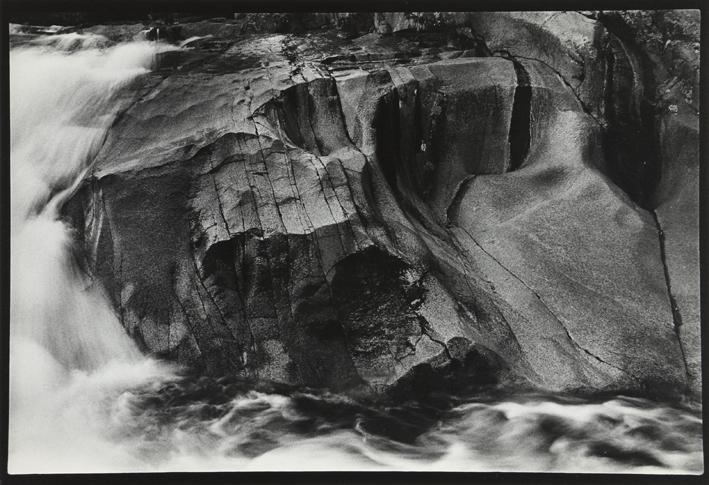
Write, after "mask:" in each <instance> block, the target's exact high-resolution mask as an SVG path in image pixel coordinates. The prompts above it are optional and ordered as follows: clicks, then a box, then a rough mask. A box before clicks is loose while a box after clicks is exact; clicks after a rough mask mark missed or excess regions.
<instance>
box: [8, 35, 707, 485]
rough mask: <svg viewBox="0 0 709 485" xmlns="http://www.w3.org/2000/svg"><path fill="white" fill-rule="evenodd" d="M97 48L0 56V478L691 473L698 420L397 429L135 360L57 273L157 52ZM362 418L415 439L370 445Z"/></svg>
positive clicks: (611, 414) (552, 410) (562, 407)
mask: <svg viewBox="0 0 709 485" xmlns="http://www.w3.org/2000/svg"><path fill="white" fill-rule="evenodd" d="M103 45H105V42H104V40H102V39H97V38H96V37H95V36H79V35H77V34H61V35H56V36H47V37H41V38H37V39H35V40H34V41H33V42H32V43H31V44H30V46H29V47H22V48H18V49H14V50H13V51H12V52H11V54H10V93H11V143H12V147H11V186H12V192H11V198H12V202H11V206H12V221H11V272H12V275H11V341H10V381H11V382H10V428H9V463H8V467H9V471H10V472H11V473H62V472H73V473H83V472H116V471H156V470H160V471H226V470H242V469H247V470H391V469H399V470H458V471H462V470H465V471H496V470H512V471H535V470H558V471H590V472H608V471H625V472H639V473H667V472H668V471H672V472H677V473H700V472H701V471H702V470H703V464H702V446H701V445H702V444H701V420H700V418H699V417H698V413H697V412H696V411H689V410H676V409H673V408H671V407H668V406H665V405H661V404H658V403H651V402H648V401H642V400H632V399H626V398H616V399H610V400H607V401H605V402H595V403H592V402H584V401H581V400H576V401H574V400H557V401H554V400H552V399H550V398H546V397H539V396H531V397H529V396H528V397H519V396H518V397H517V398H513V397H509V398H507V397H503V398H499V399H496V400H492V401H490V400H489V399H488V400H483V401H480V400H475V399H468V400H463V402H462V403H461V402H457V403H456V404H455V405H454V406H453V407H452V409H448V410H445V412H441V413H438V412H437V413H434V415H433V418H431V417H426V416H428V415H426V412H424V411H421V412H423V414H424V415H425V416H424V418H421V417H420V412H419V410H418V408H417V407H416V406H414V407H413V408H406V409H405V408H401V409H403V410H404V411H403V412H404V413H405V414H406V415H407V416H408V417H407V418H406V419H403V421H402V420H401V419H399V418H395V417H392V416H394V415H395V414H392V413H393V411H392V410H391V409H380V408H370V407H367V406H364V405H360V404H358V403H356V402H354V401H351V400H349V399H348V398H345V397H342V396H336V395H330V394H325V395H312V394H304V393H302V392H300V393H299V392H297V391H289V392H287V393H278V392H272V391H264V392H257V391H255V390H253V389H250V388H248V386H241V385H234V384H233V383H232V384H230V383H228V382H227V383H224V382H221V381H217V380H213V379H211V380H210V379H195V378H189V377H181V376H178V375H177V369H175V368H173V367H170V366H167V365H166V364H162V363H159V362H156V361H154V360H151V359H149V358H146V357H144V356H142V355H141V354H140V353H139V352H138V350H137V349H136V347H135V346H134V344H133V343H132V341H131V340H130V339H129V338H128V337H127V335H126V334H125V332H124V331H123V329H122V328H121V325H120V322H119V321H118V320H117V318H116V316H115V314H114V312H113V311H112V310H111V308H110V305H109V304H108V303H107V301H106V298H105V296H104V295H103V293H102V291H101V289H100V288H99V287H97V286H96V285H95V284H94V283H93V282H92V281H91V280H90V279H88V278H87V277H86V276H85V275H83V274H81V273H80V272H79V271H78V270H77V269H76V268H75V266H74V263H73V260H72V257H71V245H72V234H71V231H70V229H69V228H68V227H67V226H66V225H65V224H64V223H63V222H62V221H60V220H59V218H58V211H59V209H60V208H61V205H62V204H63V202H64V201H65V200H66V198H67V197H69V196H70V195H71V193H72V191H73V189H74V188H75V186H76V184H77V183H78V182H79V181H80V180H81V178H82V177H83V173H84V171H85V169H86V167H87V164H89V163H90V161H91V159H92V157H93V156H94V155H95V153H96V151H97V150H98V149H99V148H100V145H101V143H102V141H103V139H104V136H105V134H106V130H107V129H108V128H109V126H110V125H111V123H112V121H113V120H114V119H115V116H116V115H117V113H116V109H117V98H116V95H117V94H118V93H119V91H120V90H121V89H122V88H124V87H126V86H127V84H128V83H130V82H131V81H132V80H133V79H135V78H136V77H138V76H140V75H142V74H144V73H146V72H147V70H148V69H149V68H150V66H151V64H152V62H153V59H154V56H155V55H156V53H157V52H158V51H160V50H163V49H167V48H168V47H165V46H159V45H157V44H154V43H152V44H151V43H140V42H134V43H129V44H124V45H120V46H116V47H110V48H102V47H101V46H103ZM323 409H326V410H327V412H323V411H322V410H323ZM401 409H400V411H401ZM412 409H413V411H412ZM417 413H418V414H417ZM323 416H328V417H323ZM332 416H335V417H332ZM417 416H419V417H417ZM378 420H384V421H385V422H386V423H387V426H389V427H391V429H394V430H399V431H402V430H403V431H406V430H409V429H410V428H411V423H414V427H417V426H418V432H417V434H415V435H414V436H413V437H411V438H410V439H408V440H403V441H402V440H400V439H397V438H396V437H392V436H389V437H384V436H382V435H381V433H378V432H377V430H382V429H384V428H386V427H387V426H382V425H381V422H380V421H378ZM421 422H423V423H425V424H420V423H421ZM377 423H380V424H377ZM417 423H418V424H417ZM609 450H610V451H609ZM614 456H615V458H614Z"/></svg>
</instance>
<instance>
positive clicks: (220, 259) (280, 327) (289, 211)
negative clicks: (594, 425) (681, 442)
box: [66, 12, 700, 393]
mask: <svg viewBox="0 0 709 485" xmlns="http://www.w3.org/2000/svg"><path fill="white" fill-rule="evenodd" d="M269 15H270V14H269ZM594 15H595V14H594ZM591 17H593V15H591V16H589V15H582V14H579V13H543V12H542V13H539V12H535V13H528V14H522V13H505V14H484V13H475V14H374V15H371V16H370V17H369V20H368V22H369V30H370V31H369V32H367V31H366V30H367V28H365V27H364V26H363V25H365V24H366V22H365V21H366V20H367V18H364V20H363V18H362V16H354V17H349V16H324V17H317V16H315V17H312V18H311V17H307V18H305V20H304V19H300V20H298V19H294V18H291V17H278V16H276V17H273V18H271V17H269V19H270V20H268V21H269V22H271V21H273V22H274V25H273V26H271V27H269V28H270V29H271V31H270V32H269V31H268V28H266V27H264V25H266V24H267V22H266V23H262V24H258V22H256V23H255V24H254V18H251V17H249V18H240V19H235V20H234V21H215V20H212V21H200V22H199V23H192V24H187V23H185V24H182V25H180V26H179V27H180V29H177V27H175V29H176V30H175V32H180V34H179V35H181V36H182V37H183V38H186V37H187V36H189V37H192V36H209V37H206V38H202V39H196V40H193V41H192V42H191V43H190V44H189V48H187V49H184V50H182V51H180V52H173V53H167V54H165V55H163V56H162V57H161V59H160V60H159V64H160V66H161V67H160V68H159V69H157V70H156V71H155V72H153V73H152V74H150V75H146V76H144V77H143V78H141V79H140V80H139V81H138V82H136V84H135V85H134V86H132V87H131V89H130V90H129V91H127V92H126V93H124V96H127V97H130V98H131V103H132V104H131V105H130V107H129V108H128V109H127V110H126V111H125V112H124V113H123V114H122V115H121V117H120V118H119V120H118V121H117V123H116V124H115V126H114V127H113V128H112V129H111V131H110V132H109V136H108V138H107V140H106V142H105V144H104V146H103V147H102V149H101V151H100V152H99V154H98V156H97V158H96V160H95V162H94V164H93V166H92V170H91V173H90V174H89V176H88V177H87V179H86V182H85V183H84V185H83V187H82V189H81V190H80V191H79V192H78V193H77V195H76V196H75V197H74V199H73V200H72V201H71V203H70V204H69V205H68V206H67V208H66V212H67V217H69V218H70V219H71V220H72V222H73V223H74V225H75V226H76V227H77V237H78V238H79V239H80V240H81V241H83V244H84V247H85V248H86V253H87V255H88V258H87V259H88V260H89V263H90V266H91V269H92V271H93V272H94V274H96V275H97V277H98V278H99V279H100V280H101V281H102V282H103V284H104V285H105V287H106V289H107V292H108V293H109V295H110V296H111V298H112V300H113V303H114V305H115V307H116V309H117V311H118V312H119V313H120V315H121V319H122V322H123V324H124V326H125V327H126V329H127V330H128V332H129V333H130V334H131V335H133V336H134V337H135V338H136V339H137V340H138V341H139V342H141V344H142V345H143V347H144V349H145V350H146V351H150V352H154V353H156V354H158V355H161V356H165V357H168V358H173V359H177V360H179V361H181V362H185V363H189V364H191V365H195V366H197V367H201V368H203V369H204V370H205V371H206V372H210V373H215V374H218V373H225V372H227V373H236V374H240V375H246V376H254V377H259V378H264V379H272V380H276V381H282V382H290V383H298V384H306V385H313V386H327V387H331V388H333V389H338V390H343V389H348V390H362V391H366V392H374V393H380V392H383V391H386V390H392V392H410V391H411V390H412V389H413V390H415V389H417V387H421V386H423V387H426V386H428V387H430V386H434V387H435V385H436V384H435V382H436V381H441V382H442V381H444V380H445V379H446V378H453V379H454V381H455V382H461V379H462V382H469V383H473V384H474V383H488V382H491V381H503V382H511V383H516V384H518V385H524V386H537V387H542V388H545V389H550V390H562V391H563V390H578V389H583V390H587V391H597V390H620V389H622V390H632V391H638V392H645V393H670V392H681V391H684V390H686V389H687V388H688V386H689V388H690V389H692V390H694V391H696V390H698V389H699V387H698V385H699V382H700V373H699V340H698V335H699V309H698V278H697V273H696V272H697V271H698V269H697V268H698V263H697V254H696V250H697V244H696V242H697V240H696V234H697V233H698V220H697V217H698V216H697V206H698V200H697V199H698V190H697V186H696V184H697V171H698V151H697V149H696V143H697V129H696V111H693V110H692V109H691V108H692V106H693V105H692V103H693V102H694V101H693V100H689V101H686V102H685V104H684V105H683V106H682V108H681V110H680V111H679V113H678V114H675V112H674V111H671V110H670V108H669V107H667V110H668V111H666V112H665V113H664V114H661V115H659V116H658V117H657V118H655V115H654V114H653V113H650V115H648V111H647V110H644V109H640V108H639V107H638V106H637V103H641V101H637V100H638V99H640V97H642V95H643V93H645V94H647V93H649V92H654V91H655V90H656V88H657V87H658V86H659V85H660V83H663V82H666V81H667V82H669V81H670V80H671V78H672V76H675V77H677V76H679V75H680V74H681V75H682V76H684V77H682V78H681V79H689V77H688V76H690V75H693V74H694V71H693V70H692V69H689V68H687V65H691V62H692V59H693V57H692V52H694V51H691V52H687V51H686V47H687V45H690V44H687V43H688V42H690V41H688V40H686V39H685V38H684V37H683V38H682V39H681V42H680V43H678V44H676V45H675V44H671V43H670V44H668V45H670V46H671V48H672V49H675V50H678V51H679V52H680V54H677V55H674V54H673V55H670V54H667V55H666V56H665V57H666V59H663V58H662V56H661V55H659V54H653V56H654V57H652V58H651V57H647V58H645V57H643V58H640V57H639V56H641V54H642V53H643V52H644V51H643V44H642V42H640V41H639V42H638V43H636V44H634V45H633V47H632V48H627V42H628V40H627V38H628V36H632V35H639V34H633V32H634V31H633V30H632V28H630V27H628V25H629V24H628V23H627V22H626V23H623V24H622V25H623V26H624V29H626V30H622V31H619V30H618V27H617V24H614V23H613V22H615V20H613V21H609V22H610V23H609V25H610V27H608V28H607V27H606V26H605V20H604V18H603V17H599V16H596V17H599V18H598V19H595V18H591ZM621 18H622V17H621ZM284 19H285V20H284ZM286 20H287V22H286ZM296 20H297V22H296ZM682 21H683V22H684V23H685V24H686V25H691V22H692V21H691V19H690V20H687V19H683V20H682ZM249 22H251V24H250V23H249ZM316 24H317V25H316ZM249 25H261V30H259V29H252V28H251V27H248V26H249ZM268 25H270V24H268ZM286 25H289V27H288V26H286ZM673 25H674V24H673ZM131 29H132V30H135V29H133V28H131ZM131 29H124V30H123V31H127V30H131ZM249 29H250V30H249ZM132 30H131V31H132ZM264 30H265V32H264ZM123 31H122V32H123ZM611 31H613V32H611ZM249 32H251V33H249ZM175 35H178V34H177V33H176V34H175ZM641 40H642V39H641ZM678 42H679V41H678ZM648 49H649V48H648ZM653 52H654V51H653ZM683 56H684V57H683ZM678 58H679V59H685V60H684V61H683V62H684V63H679V64H678V63H676V62H674V61H675V60H676V59H678ZM668 65H669V66H670V67H669V68H668V67H666V66H668ZM648 66H650V67H648ZM652 66H659V67H657V69H664V71H663V72H670V73H675V74H667V75H666V76H665V78H666V79H661V78H660V77H659V76H658V74H657V73H654V74H653V75H649V74H648V73H651V71H652ZM663 66H664V67H663ZM648 69H650V71H648ZM638 73H643V75H642V76H640V75H639V74H638ZM677 73H679V74H677ZM687 73H689V74H687ZM690 77H691V76H690ZM629 79H640V81H641V84H642V83H649V84H648V85H645V84H643V85H642V86H641V87H638V86H632V85H629V84H628V82H629V81H628V80H629ZM678 79H679V77H678ZM650 81H652V82H650ZM630 84H632V83H630ZM636 84H637V83H636ZM675 84H677V83H675ZM679 84H681V85H682V86H685V81H682V82H681V83H679ZM668 85H669V86H670V87H669V89H670V92H672V86H674V84H671V83H670V84H668ZM663 86H664V85H663ZM641 88H642V89H641ZM624 89H625V91H623V90H624ZM624 93H625V94H624ZM663 99H664V100H665V102H666V104H667V103H670V102H671V101H672V99H674V98H671V97H668V96H665V97H664V98H663ZM668 100H669V101H668ZM633 103H636V105H634V104H633ZM685 105H686V106H685ZM668 106H669V105H668ZM609 113H610V115H609ZM648 116H650V118H648ZM655 121H657V127H658V128H657V138H658V141H659V143H658V144H657V146H656V150H655V152H653V153H655V156H656V159H657V160H656V161H653V162H652V164H651V167H649V168H647V167H646V165H647V164H643V163H642V162H643V160H641V159H640V158H639V157H641V155H642V153H643V152H637V151H632V150H626V151H622V150H621V148H618V146H617V145H613V143H617V142H618V140H619V139H623V140H625V139H628V137H631V138H632V137H633V136H636V140H640V142H642V140H643V139H642V137H643V136H648V133H649V131H648V130H649V129H650V128H651V127H653V126H655V125H654V124H653V123H654V122H655ZM609 133H611V134H613V133H616V134H617V136H615V138H614V136H609ZM614 150H615V151H614ZM618 150H621V151H618ZM613 153H616V154H617V153H622V154H623V156H624V157H625V158H624V157H620V156H616V155H613ZM619 164H620V165H619ZM633 177H636V178H640V179H642V180H643V181H645V182H643V185H642V186H637V187H636V186H633V185H632V184H630V183H628V182H627V181H628V180H630V179H632V178H633ZM641 189H642V190H641ZM655 213H656V214H657V216H656V217H655ZM672 301H675V302H676V305H675V307H676V308H675V310H673V305H672V303H671V302H672ZM678 312H679V313H680V314H681V320H682V324H681V325H679V326H678V325H677V323H678V322H677V313H678ZM685 362H686V364H685ZM432 376H433V377H432ZM407 389H408V391H407Z"/></svg>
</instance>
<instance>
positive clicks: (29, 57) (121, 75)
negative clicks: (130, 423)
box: [8, 34, 166, 473]
mask: <svg viewBox="0 0 709 485" xmlns="http://www.w3.org/2000/svg"><path fill="white" fill-rule="evenodd" d="M33 44H36V46H32V47H22V48H18V49H14V50H12V51H11V53H10V93H11V105H10V121H11V127H10V133H11V135H10V136H11V160H10V177H11V228H10V230H11V236H10V245H11V255H10V260H11V303H10V319H11V326H10V328H11V331H10V426H9V452H10V454H9V465H8V466H9V471H10V472H11V473H21V472H37V471H54V470H65V469H72V468H76V467H81V466H83V465H85V464H87V463H88V464H93V465H92V466H100V462H99V461H96V460H94V458H96V459H98V456H94V457H93V458H90V456H88V455H86V454H85V453H86V451H87V450H91V451H92V452H93V455H100V454H101V453H100V449H101V447H100V446H96V445H97V444H98V441H100V440H97V439H95V437H96V433H95V432H93V431H92V429H90V428H92V427H96V426H98V425H99V424H98V423H97V420H95V419H94V418H95V417H96V416H94V415H92V412H93V410H95V409H96V408H97V407H98V406H97V404H98V403H99V402H100V401H101V400H104V399H107V398H109V397H110V392H111V390H112V389H117V388H120V387H121V386H123V387H125V384H126V382H125V381H126V379H132V380H134V381H135V382H139V381H140V380H141V379H144V380H145V379H151V378H155V377H156V375H164V374H165V372H164V371H162V370H159V366H157V364H155V363H152V362H150V361H149V360H146V359H145V358H144V357H143V356H142V355H141V354H140V352H139V351H138V350H137V348H136V347H135V345H134V344H133V342H132V341H131V339H130V338H129V337H128V336H127V335H126V333H125V332H124V331H123V329H122V327H121V325H120V323H119V322H118V320H117V319H116V316H115V314H114V312H113V311H112V310H111V308H110V306H109V304H108V303H107V301H106V299H105V296H104V295H103V294H102V292H101V289H100V288H98V287H95V286H93V285H92V284H91V282H90V281H89V280H87V279H86V278H85V277H84V276H83V275H81V274H80V273H79V272H78V271H77V269H76V267H75V265H74V263H73V261H72V258H71V244H72V235H71V232H70V229H69V228H68V227H67V226H66V224H64V223H63V222H62V221H60V220H59V214H58V210H59V209H60V208H61V205H62V204H63V202H64V200H65V199H66V198H67V197H68V196H70V195H71V192H72V190H73V188H74V186H75V184H76V183H78V182H79V181H80V180H81V177H82V176H83V172H84V171H85V169H86V167H87V164H89V163H90V161H91V159H92V157H93V156H94V155H95V153H96V151H97V150H98V149H99V147H100V145H101V143H102V141H103V139H104V136H105V134H106V130H107V129H108V127H109V126H110V125H111V123H112V122H113V120H114V118H115V116H116V115H117V113H116V112H115V109H116V99H115V96H116V94H117V93H118V91H119V90H120V89H121V88H122V87H124V86H125V85H126V84H128V83H129V82H130V81H132V80H133V79H135V78H136V77H137V76H140V75H141V74H144V73H146V72H147V71H148V69H149V68H150V66H151V64H152V63H153V61H154V58H155V55H156V54H157V53H158V51H160V50H164V49H166V47H164V46H158V45H156V44H149V43H132V44H125V45H121V46H117V47H111V48H106V49H102V50H100V49H97V48H96V47H97V46H98V45H102V44H103V41H102V39H97V38H96V36H80V35H78V34H63V35H56V36H46V37H39V38H37V39H35V40H34V41H33ZM70 50H71V51H73V52H69V51H70ZM146 371H149V372H146ZM136 379H137V380H136ZM135 382H131V383H130V384H134V383H135ZM104 392H105V394H102V393H104ZM104 451H105V450H104ZM106 456H111V454H107V455H106ZM77 460H79V462H77ZM87 460H90V461H87Z"/></svg>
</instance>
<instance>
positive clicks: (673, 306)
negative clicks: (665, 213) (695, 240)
mask: <svg viewBox="0 0 709 485" xmlns="http://www.w3.org/2000/svg"><path fill="white" fill-rule="evenodd" d="M650 213H651V214H652V218H653V220H654V221H655V227H656V228H657V238H658V240H659V241H660V259H662V269H663V271H664V273H665V286H667V298H668V300H669V302H670V310H671V311H672V323H673V324H674V329H675V334H676V335H677V343H678V345H679V349H680V352H682V361H683V364H684V368H685V372H686V371H687V356H686V354H685V352H684V346H683V345H682V338H681V336H680V327H681V326H682V314H681V313H680V311H679V306H678V305H677V300H676V299H675V296H674V293H672V282H671V279H670V270H669V268H668V267H667V258H666V252H665V232H664V231H663V230H662V225H661V224H660V219H658V217H657V212H656V211H654V210H653V211H650ZM687 377H688V378H689V375H687Z"/></svg>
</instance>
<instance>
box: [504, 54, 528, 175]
mask: <svg viewBox="0 0 709 485" xmlns="http://www.w3.org/2000/svg"><path fill="white" fill-rule="evenodd" d="M512 63H513V65H514V68H515V74H517V87H516V88H515V94H514V100H513V101H512V119H511V121H510V134H509V143H510V166H509V171H510V172H511V171H513V170H517V169H518V168H520V167H521V166H522V164H523V163H524V160H525V158H527V154H528V153H529V139H530V134H529V129H530V119H529V114H530V109H531V101H532V87H531V86H530V82H529V74H528V73H527V70H526V69H525V68H524V66H522V64H520V63H519V62H517V61H512Z"/></svg>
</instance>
